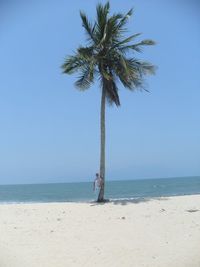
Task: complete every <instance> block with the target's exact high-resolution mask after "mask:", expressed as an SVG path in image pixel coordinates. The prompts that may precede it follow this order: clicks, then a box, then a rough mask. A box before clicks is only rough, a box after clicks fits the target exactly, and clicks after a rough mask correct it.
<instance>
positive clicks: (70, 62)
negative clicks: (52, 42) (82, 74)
mask: <svg viewBox="0 0 200 267" xmlns="http://www.w3.org/2000/svg"><path fill="white" fill-rule="evenodd" d="M82 65H83V61H82V60H81V58H80V57H79V56H78V55H74V56H68V57H67V58H66V59H65V62H64V64H63V65H62V66H61V68H62V69H63V73H65V74H72V73H74V72H76V71H77V70H79V69H80V68H81V67H82Z"/></svg>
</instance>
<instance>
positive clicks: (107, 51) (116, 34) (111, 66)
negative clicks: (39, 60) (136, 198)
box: [62, 2, 155, 202]
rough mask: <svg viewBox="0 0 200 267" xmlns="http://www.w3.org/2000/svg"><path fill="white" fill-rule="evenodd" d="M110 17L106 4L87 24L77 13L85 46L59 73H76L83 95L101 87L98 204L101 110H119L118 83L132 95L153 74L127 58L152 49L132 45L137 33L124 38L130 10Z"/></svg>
mask: <svg viewBox="0 0 200 267" xmlns="http://www.w3.org/2000/svg"><path fill="white" fill-rule="evenodd" d="M109 13H110V4H109V2H107V3H106V4H105V5H102V4H98V5H97V7H96V21H95V22H94V23H92V22H91V21H89V19H88V18H87V16H86V15H85V13H83V12H82V11H81V12H80V16H81V20H82V26H83V28H84V29H85V33H86V36H87V45H86V46H80V47H79V48H78V49H77V50H76V52H75V54H74V55H71V56H67V58H66V60H65V62H64V64H63V65H62V69H63V73H66V74H72V73H75V72H78V73H79V77H78V79H77V81H76V82H75V86H76V87H77V88H78V89H80V90H81V91H84V90H86V89H88V88H89V87H90V86H91V84H93V83H94V81H95V78H97V79H98V80H99V81H100V87H101V114H100V116H101V119H100V121H101V127H100V130H101V138H100V140H101V141H100V175H101V176H102V178H103V181H104V182H103V186H102V187H101V190H100V192H99V196H98V202H102V201H104V189H105V108H106V101H107V102H108V103H109V104H111V105H112V104H115V105H116V106H117V107H119V106H120V99H119V95H118V82H121V83H122V85H123V86H124V87H125V88H127V89H129V90H130V91H134V90H135V89H137V88H140V89H144V90H145V88H144V86H143V77H144V76H145V75H146V74H154V71H155V68H154V66H153V65H152V64H150V63H148V62H144V61H141V60H138V59H136V58H135V57H131V53H133V54H134V53H136V52H141V51H142V47H143V46H146V45H154V44H155V43H154V41H152V40H143V41H140V42H137V43H132V41H134V40H135V39H136V38H137V37H138V36H139V35H140V33H137V34H133V35H131V36H129V37H127V36H125V34H126V32H127V28H126V24H127V22H128V20H129V17H130V16H131V15H132V13H133V10H132V9H131V10H129V11H128V13H127V14H121V13H117V14H113V15H109Z"/></svg>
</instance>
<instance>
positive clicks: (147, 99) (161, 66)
mask: <svg viewBox="0 0 200 267" xmlns="http://www.w3.org/2000/svg"><path fill="white" fill-rule="evenodd" d="M25 2H26V3H25ZM98 2H101V3H105V1H96V0H88V1H81V0H75V1H66V0H59V1H47V0H35V1H29V3H27V1H17V0H16V1H15V0H10V1H9V0H8V1H1V2H0V12H1V14H0V15H1V23H0V24H1V25H0V36H1V38H0V39H1V45H0V73H1V75H0V77H1V78H0V127H1V130H0V151H1V152H0V184H11V183H14V184H15V183H42V182H67V181H88V180H91V179H93V175H94V173H95V172H96V171H98V168H99V136H100V133H99V130H100V129H99V117H100V115H99V112H100V89H99V87H98V84H97V83H95V84H94V86H93V87H92V88H91V89H90V90H87V91H86V92H84V93H82V92H79V91H78V90H76V89H75V88H74V81H75V77H76V75H74V76H66V75H63V74H61V69H60V65H61V64H62V63H63V60H64V58H65V56H66V55H69V54H72V53H73V51H74V50H75V48H77V47H78V46H79V45H80V44H84V43H85V36H84V30H83V28H82V27H81V21H80V16H79V10H84V11H85V12H86V13H87V14H88V15H89V17H90V18H91V19H92V18H94V16H95V6H96V3H98ZM110 4H111V11H112V12H117V11H119V12H127V11H128V10H129V9H130V8H131V7H134V15H133V17H132V18H131V19H130V23H129V25H128V27H129V33H130V34H133V33H137V32H142V33H143V34H142V37H141V39H148V38H151V39H153V40H155V41H156V42H157V45H156V46H154V47H147V48H145V49H144V51H143V53H142V54H137V56H136V55H135V56H136V57H138V58H142V59H146V60H148V61H150V62H152V63H153V64H155V65H157V66H158V69H157V73H156V75H155V76H151V77H147V78H146V88H147V89H148V90H149V91H150V93H147V92H140V91H136V92H134V93H131V92H129V91H128V90H126V89H124V88H123V87H122V86H120V92H119V94H120V99H121V107H120V108H116V107H115V106H113V107H107V114H106V125H107V137H106V162H107V164H106V165H107V166H106V168H107V171H106V178H107V179H108V180H111V179H112V180H113V179H140V178H159V177H175V176H195V175H200V141H199V140H200V104H199V101H200V73H199V70H200V49H199V47H200V32H199V26H200V25H199V24H200V18H199V14H200V3H199V2H198V1H195V0H190V1H189V0H188V1H186V0H185V1H184V0H173V1H172V0H168V1H167V0H163V1H160V0H148V1H144V0H142V1H141V0H135V1H130V0H125V1H119V0H118V1H116V0H115V1H114V0H111V1H110ZM138 40H140V39H138Z"/></svg>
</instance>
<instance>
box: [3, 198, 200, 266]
mask: <svg viewBox="0 0 200 267" xmlns="http://www.w3.org/2000/svg"><path fill="white" fill-rule="evenodd" d="M68 266H69V267H73V266H87V267H90V266H91V267H93V266H99V267H100V266H104V267H108V266H109V267H111V266H112V267H169V266H170V267H199V266H200V195H193V196H181V197H170V198H161V199H149V200H145V201H144V200H141V201H138V202H134V201H132V202H125V201H123V202H120V201H118V202H114V203H106V204H102V205H97V204H95V203H88V204H87V203H52V204H10V205H7V204H5V205H0V267H68Z"/></svg>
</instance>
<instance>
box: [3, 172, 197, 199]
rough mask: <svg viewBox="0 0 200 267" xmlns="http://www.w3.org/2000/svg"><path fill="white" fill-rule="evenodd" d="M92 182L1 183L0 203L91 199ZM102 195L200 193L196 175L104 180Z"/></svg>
mask: <svg viewBox="0 0 200 267" xmlns="http://www.w3.org/2000/svg"><path fill="white" fill-rule="evenodd" d="M92 186H93V184H92V182H81V183H54V184H27V185H0V203H43V202H45V203H46V202H90V201H94V200H95V195H94V193H93V190H92ZM105 191H106V193H105V198H106V199H110V200H131V199H138V198H153V197H168V196H181V195H191V194H200V176H199V177H179V178H167V179H165V178H162V179H146V180H126V181H107V182H106V188H105Z"/></svg>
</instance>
